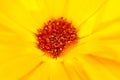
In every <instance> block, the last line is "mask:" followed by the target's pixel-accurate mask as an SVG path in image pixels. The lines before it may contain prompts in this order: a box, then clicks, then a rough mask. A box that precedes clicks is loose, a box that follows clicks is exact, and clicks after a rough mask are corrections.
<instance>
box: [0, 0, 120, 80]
mask: <svg viewBox="0 0 120 80" xmlns="http://www.w3.org/2000/svg"><path fill="white" fill-rule="evenodd" d="M119 4H120V1H119V0H1V1H0V80H120V74H119V72H120V50H119V48H120V9H119V8H120V5H119ZM59 17H64V18H66V19H67V20H68V21H71V22H72V23H73V24H74V25H75V27H76V28H77V29H79V32H78V36H79V37H80V38H82V37H83V38H82V39H79V41H78V43H77V44H76V45H74V46H73V48H72V49H69V50H68V51H67V54H66V55H64V56H61V57H59V58H57V59H53V58H51V57H48V56H46V55H43V54H44V53H43V52H42V51H41V50H39V49H37V48H36V47H35V46H36V38H35V36H34V35H33V33H36V31H37V29H38V28H41V27H42V25H43V24H44V23H45V22H46V21H48V20H49V19H51V18H59Z"/></svg>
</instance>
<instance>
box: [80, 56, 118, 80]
mask: <svg viewBox="0 0 120 80" xmlns="http://www.w3.org/2000/svg"><path fill="white" fill-rule="evenodd" d="M82 66H83V67H84V69H85V71H86V73H87V74H88V75H89V77H90V80H119V78H118V77H117V76H116V75H114V74H113V73H112V72H111V71H110V70H109V69H108V68H106V66H104V65H103V64H101V63H99V62H97V60H95V59H94V58H90V57H87V56H86V58H85V59H84V62H83V63H82Z"/></svg>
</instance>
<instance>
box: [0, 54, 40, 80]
mask: <svg viewBox="0 0 120 80" xmlns="http://www.w3.org/2000/svg"><path fill="white" fill-rule="evenodd" d="M41 61H42V58H40V56H38V55H31V54H29V55H23V56H19V57H16V58H14V59H11V60H8V62H7V63H4V64H2V65H1V64H0V79H1V80H19V79H20V78H21V77H22V76H24V75H25V74H26V73H28V72H29V71H31V70H32V69H33V68H34V67H35V66H36V65H38V64H39V63H40V62H41Z"/></svg>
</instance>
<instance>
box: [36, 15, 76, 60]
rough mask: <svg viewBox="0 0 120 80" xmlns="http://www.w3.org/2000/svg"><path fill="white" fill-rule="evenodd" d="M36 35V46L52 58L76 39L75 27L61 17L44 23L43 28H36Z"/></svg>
mask: <svg viewBox="0 0 120 80" xmlns="http://www.w3.org/2000/svg"><path fill="white" fill-rule="evenodd" d="M36 37H37V48H39V49H40V50H42V51H43V52H45V54H47V55H50V56H51V57H53V58H57V57H58V56H60V55H61V53H62V52H63V50H64V49H65V47H66V46H68V45H70V44H71V43H72V42H73V41H75V40H77V39H78V36H77V30H76V28H75V27H74V26H73V25H72V23H70V22H67V21H66V20H65V19H63V17H61V18H58V19H51V20H50V21H48V22H47V23H45V24H44V26H43V29H38V31H37V34H36Z"/></svg>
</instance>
